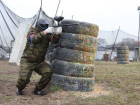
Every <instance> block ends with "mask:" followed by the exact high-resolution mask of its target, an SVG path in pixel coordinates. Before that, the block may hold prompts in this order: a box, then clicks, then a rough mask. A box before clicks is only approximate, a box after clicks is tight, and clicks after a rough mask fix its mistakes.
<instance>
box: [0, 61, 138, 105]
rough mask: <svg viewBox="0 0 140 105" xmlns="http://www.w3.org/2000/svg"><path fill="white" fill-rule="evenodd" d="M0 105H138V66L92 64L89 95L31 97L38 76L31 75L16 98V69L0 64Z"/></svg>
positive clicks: (57, 90) (54, 92)
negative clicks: (91, 80) (93, 80)
mask: <svg viewBox="0 0 140 105" xmlns="http://www.w3.org/2000/svg"><path fill="white" fill-rule="evenodd" d="M0 65H1V66H0V104H1V105H25V104H26V105H140V62H131V63H130V64H129V65H118V64H116V62H99V61H98V62H95V67H96V70H95V74H94V75H95V78H96V84H95V87H94V91H93V92H72V91H70V92H66V91H63V90H62V89H60V88H58V87H52V88H51V91H50V92H49V93H48V94H47V95H45V96H43V97H40V96H36V95H33V94H32V89H33V88H34V85H35V83H36V82H37V81H38V79H39V78H40V76H38V75H37V74H35V73H33V76H32V79H31V82H30V84H29V85H28V86H27V88H26V89H25V90H24V93H25V95H23V96H16V95H15V91H16V87H15V85H16V81H17V78H18V67H15V66H10V65H8V63H7V61H0Z"/></svg>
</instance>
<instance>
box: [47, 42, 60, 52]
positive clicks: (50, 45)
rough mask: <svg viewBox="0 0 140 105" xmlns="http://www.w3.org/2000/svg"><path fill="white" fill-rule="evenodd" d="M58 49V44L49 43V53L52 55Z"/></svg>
mask: <svg viewBox="0 0 140 105" xmlns="http://www.w3.org/2000/svg"><path fill="white" fill-rule="evenodd" d="M57 47H58V44H52V43H49V47H48V52H49V53H50V52H53V50H54V49H55V48H57Z"/></svg>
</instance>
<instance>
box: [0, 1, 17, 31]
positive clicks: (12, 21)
mask: <svg viewBox="0 0 140 105" xmlns="http://www.w3.org/2000/svg"><path fill="white" fill-rule="evenodd" d="M0 2H1V1H0ZM1 4H2V5H3V7H4V9H5V11H6V13H7V15H8V16H9V18H10V19H11V21H12V22H13V24H14V25H15V26H16V27H17V28H18V26H17V25H16V23H15V22H14V20H13V19H12V17H11V16H10V15H9V13H8V11H7V9H6V8H5V5H4V4H3V2H1Z"/></svg>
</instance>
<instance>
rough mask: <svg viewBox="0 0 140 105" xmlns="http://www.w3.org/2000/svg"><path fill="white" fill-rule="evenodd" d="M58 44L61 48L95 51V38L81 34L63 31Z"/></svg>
mask: <svg viewBox="0 0 140 105" xmlns="http://www.w3.org/2000/svg"><path fill="white" fill-rule="evenodd" d="M58 44H59V46H60V47H61V48H68V49H75V50H81V51H86V52H92V53H95V52H96V46H97V38H95V37H91V36H85V35H81V34H71V33H63V34H62V35H61V39H60V40H59V43H58Z"/></svg>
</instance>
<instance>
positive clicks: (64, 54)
mask: <svg viewBox="0 0 140 105" xmlns="http://www.w3.org/2000/svg"><path fill="white" fill-rule="evenodd" d="M54 56H55V58H56V59H57V60H63V61H67V62H75V63H84V64H93V63H94V61H95V53H90V52H83V51H78V50H71V49H66V48H60V47H58V48H56V49H54Z"/></svg>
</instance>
